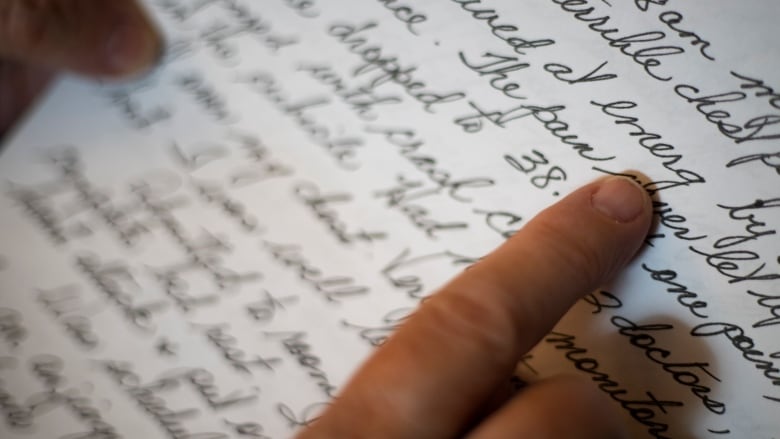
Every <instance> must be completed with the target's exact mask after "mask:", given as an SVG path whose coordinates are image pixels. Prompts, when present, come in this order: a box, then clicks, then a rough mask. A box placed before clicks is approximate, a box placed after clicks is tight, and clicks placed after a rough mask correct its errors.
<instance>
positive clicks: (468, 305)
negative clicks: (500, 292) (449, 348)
mask: <svg viewBox="0 0 780 439" xmlns="http://www.w3.org/2000/svg"><path fill="white" fill-rule="evenodd" d="M442 293H443V294H439V295H437V296H434V297H432V298H431V300H429V301H427V302H426V303H425V305H424V307H423V308H424V309H425V315H426V320H427V322H428V324H429V325H431V326H432V327H433V329H434V330H435V331H437V332H441V333H444V335H446V337H442V339H443V340H452V343H453V344H454V345H455V346H456V347H458V348H465V349H471V350H473V351H475V353H477V354H485V355H492V354H493V353H495V352H506V351H507V350H509V349H515V348H516V346H515V344H514V343H513V340H514V338H515V337H514V336H513V335H514V327H513V325H512V323H511V318H510V317H511V316H509V314H508V311H506V310H505V309H503V308H502V307H500V306H497V304H496V301H494V300H491V299H490V298H488V297H484V298H483V297H478V296H477V295H475V294H473V292H470V293H466V292H461V291H452V290H450V291H446V292H442Z"/></svg>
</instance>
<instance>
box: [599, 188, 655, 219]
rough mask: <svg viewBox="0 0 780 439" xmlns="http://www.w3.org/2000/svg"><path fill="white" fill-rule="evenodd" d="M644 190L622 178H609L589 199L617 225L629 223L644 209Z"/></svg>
mask: <svg viewBox="0 0 780 439" xmlns="http://www.w3.org/2000/svg"><path fill="white" fill-rule="evenodd" d="M643 191H644V189H642V188H641V187H639V185H637V184H635V183H634V182H632V181H631V180H629V179H627V178H624V177H609V178H607V179H606V180H604V182H603V183H601V186H599V188H598V190H597V191H596V193H594V194H593V196H592V197H591V204H592V205H593V207H595V208H596V210H598V211H599V212H601V213H603V214H604V215H606V216H608V217H610V218H612V219H613V220H615V221H617V222H619V223H629V222H631V221H633V220H634V219H636V217H638V216H639V215H640V214H641V213H642V210H643V209H644V205H645V199H644V194H643V193H642V192H643Z"/></svg>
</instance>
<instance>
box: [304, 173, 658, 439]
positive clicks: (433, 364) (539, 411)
mask: <svg viewBox="0 0 780 439" xmlns="http://www.w3.org/2000/svg"><path fill="white" fill-rule="evenodd" d="M650 222H651V206H650V199H649V197H648V195H647V194H646V193H645V191H644V190H642V189H641V188H640V187H639V186H637V185H635V184H634V183H633V182H630V181H629V180H626V179H623V178H620V177H609V178H606V179H602V180H599V181H597V182H594V183H591V184H589V185H587V186H585V187H583V188H580V189H579V190H577V191H575V192H574V193H572V194H571V195H569V196H568V197H566V198H565V199H563V200H562V201H560V202H559V203H557V204H556V205H554V206H552V207H550V208H548V209H547V210H545V211H543V212H542V213H540V214H539V215H538V216H537V217H536V218H535V219H534V220H532V221H531V222H529V223H528V224H527V225H526V226H525V227H524V228H523V229H522V230H520V231H519V232H518V233H516V234H515V235H514V236H513V237H512V238H511V239H509V240H508V241H507V242H505V243H504V244H503V245H502V246H501V247H499V248H498V249H496V250H495V251H494V252H493V253H491V254H490V255H488V256H487V257H486V258H484V259H483V260H482V261H481V262H479V263H478V264H476V265H474V266H472V267H471V268H470V269H468V270H466V271H464V272H463V273H461V274H460V275H459V276H458V277H456V278H455V279H454V280H452V281H451V282H450V283H449V284H448V285H446V286H445V287H444V288H442V290H441V291H439V292H438V293H436V294H434V295H433V296H431V298H430V299H429V300H427V301H425V302H424V304H423V305H422V306H421V307H420V308H419V310H418V311H417V312H416V313H415V314H414V315H413V316H412V317H410V318H409V320H408V321H407V323H406V324H404V325H403V326H402V327H401V328H400V329H399V330H398V332H397V333H396V334H395V335H394V336H393V337H391V338H390V339H389V340H388V341H387V342H386V343H385V344H384V345H383V346H382V347H380V348H379V349H378V350H377V351H376V352H375V353H374V355H373V356H372V357H371V358H369V359H368V361H367V362H366V363H365V364H364V365H363V367H362V368H361V369H360V370H359V371H358V372H357V373H356V375H355V376H354V378H353V379H352V380H351V382H350V383H349V384H348V385H347V386H346V388H345V389H344V392H343V394H342V395H340V396H339V397H338V398H336V399H335V401H334V403H333V404H332V405H331V406H330V407H329V409H328V410H327V411H326V412H325V413H324V414H323V416H322V417H321V418H320V419H319V420H317V421H316V422H314V424H313V425H312V426H311V427H310V428H309V429H308V430H306V431H304V432H303V433H302V434H301V436H300V437H301V438H453V437H460V436H462V435H464V434H469V437H473V438H497V437H518V438H534V439H537V438H551V439H552V438H555V439H563V438H610V437H621V431H622V430H621V428H620V425H618V424H617V423H616V421H615V417H614V416H609V413H610V409H611V407H609V406H608V403H607V402H606V398H605V397H603V396H602V395H601V394H599V393H598V392H597V390H596V389H595V388H594V387H593V386H592V385H590V384H589V383H588V382H583V381H582V380H579V379H573V378H557V379H551V380H546V381H542V382H540V383H537V384H533V385H531V386H529V387H528V388H526V389H524V390H523V391H522V392H521V393H519V394H518V395H516V396H515V397H514V398H513V399H511V400H510V401H508V402H506V403H505V404H504V405H503V406H502V407H500V408H498V409H497V410H496V411H494V412H493V413H492V414H489V415H488V416H487V417H484V418H481V422H480V419H478V417H479V416H484V408H483V407H484V406H485V404H486V402H487V401H488V400H490V398H491V396H492V395H494V394H495V393H496V391H497V390H498V389H499V388H500V387H501V386H503V385H505V383H506V382H507V381H508V380H509V378H510V376H511V375H512V373H513V371H514V369H515V366H516V364H517V362H518V360H519V359H520V358H521V357H522V356H523V354H525V353H526V352H527V351H528V350H529V349H530V348H532V347H533V346H534V345H535V344H536V343H537V342H538V341H539V340H540V339H541V338H542V337H543V336H544V335H545V334H546V333H547V332H548V331H550V329H551V328H552V327H553V326H554V325H555V323H556V322H557V321H558V320H559V319H560V317H561V316H562V315H563V314H564V313H565V312H566V311H567V310H568V309H569V308H570V307H571V306H572V305H573V304H574V303H575V302H576V301H577V300H578V299H579V298H580V297H582V296H583V295H585V294H587V293H589V292H591V291H592V290H594V289H595V288H597V287H598V286H599V285H600V284H602V283H604V282H606V281H607V280H609V279H610V278H611V277H612V276H614V275H615V274H616V273H617V272H618V271H619V270H620V269H622V268H623V267H624V266H625V265H626V264H627V263H628V261H629V260H630V259H631V258H632V256H633V255H634V253H635V252H636V251H637V250H638V249H639V247H640V245H641V243H642V242H643V240H644V237H645V235H646V234H647V231H648V229H649V227H650ZM562 416H563V418H562ZM476 422H479V423H478V424H476V426H475V423H476Z"/></svg>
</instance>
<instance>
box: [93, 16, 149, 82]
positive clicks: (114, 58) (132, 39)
mask: <svg viewBox="0 0 780 439" xmlns="http://www.w3.org/2000/svg"><path fill="white" fill-rule="evenodd" d="M158 49H159V44H158V37H157V35H155V34H154V32H153V31H152V30H151V29H149V28H147V27H145V26H136V25H131V24H123V25H120V26H119V27H117V28H116V29H115V30H114V31H113V33H112V34H111V36H110V37H109V38H108V41H107V42H106V45H105V50H106V59H107V60H108V63H109V66H110V67H111V70H112V71H113V72H114V73H117V74H129V73H135V72H138V71H140V70H143V69H144V68H146V67H149V66H150V65H151V64H152V63H154V61H155V60H156V59H157V55H158Z"/></svg>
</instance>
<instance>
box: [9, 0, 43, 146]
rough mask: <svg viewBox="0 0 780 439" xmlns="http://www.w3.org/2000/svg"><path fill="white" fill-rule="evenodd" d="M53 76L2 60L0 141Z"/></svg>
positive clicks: (36, 69) (35, 67) (34, 68)
mask: <svg viewBox="0 0 780 439" xmlns="http://www.w3.org/2000/svg"><path fill="white" fill-rule="evenodd" d="M0 1H1V0H0ZM52 75H53V72H52V71H51V70H49V69H46V68H41V67H37V66H31V65H29V64H21V63H18V62H12V61H6V60H2V59H0V96H2V99H0V141H2V139H3V136H4V134H5V133H6V131H7V130H8V129H9V128H10V127H11V126H12V125H13V123H14V122H15V121H16V119H17V118H18V117H19V115H20V114H21V113H22V112H23V111H24V110H25V109H26V108H27V107H28V106H29V105H30V104H31V103H32V101H33V100H34V99H35V97H36V96H37V95H38V94H39V93H40V92H41V91H42V90H43V89H44V88H45V87H46V84H47V83H48V82H49V80H50V79H51V77H52Z"/></svg>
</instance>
